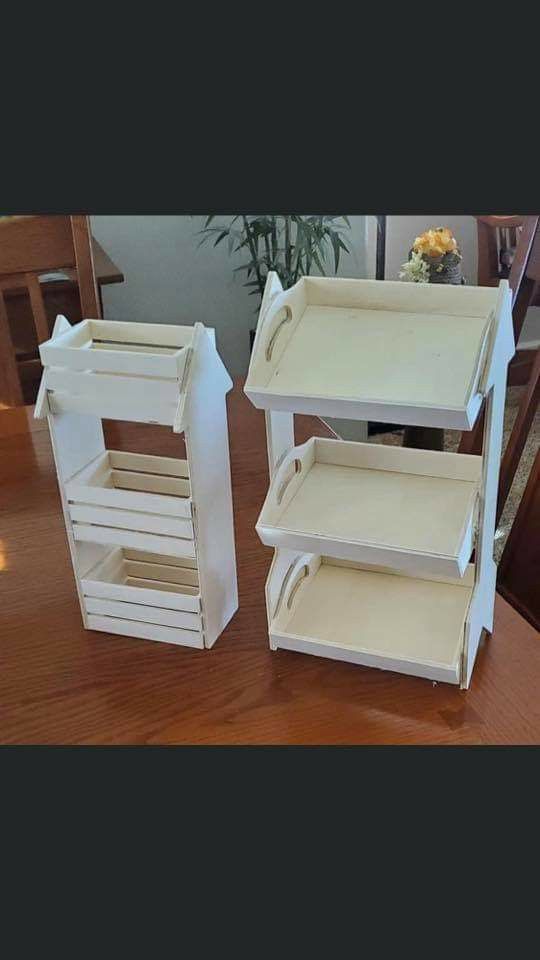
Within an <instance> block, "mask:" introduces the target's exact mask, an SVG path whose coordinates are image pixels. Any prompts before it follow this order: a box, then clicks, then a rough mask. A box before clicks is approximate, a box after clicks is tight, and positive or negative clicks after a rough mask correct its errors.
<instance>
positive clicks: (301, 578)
mask: <svg viewBox="0 0 540 960" xmlns="http://www.w3.org/2000/svg"><path fill="white" fill-rule="evenodd" d="M307 577H309V567H308V565H307V563H304V564H303V566H302V567H301V569H300V573H299V575H298V577H297V578H296V580H295V582H294V583H293V585H292V587H291V590H290V593H289V596H288V597H287V610H290V609H291V607H292V603H293V600H294V598H295V596H296V593H297V591H298V589H299V588H300V586H301V585H302V583H303V582H304V580H305V579H306V578H307Z"/></svg>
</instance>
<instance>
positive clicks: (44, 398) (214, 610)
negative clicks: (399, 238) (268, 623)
mask: <svg viewBox="0 0 540 960" xmlns="http://www.w3.org/2000/svg"><path fill="white" fill-rule="evenodd" d="M40 351H41V356H42V360H43V363H44V366H45V369H44V373H43V378H42V383H41V387H40V391H39V395H38V401H37V404H36V416H38V417H39V416H45V415H47V416H48V419H49V426H50V430H51V438H52V442H53V449H54V453H55V459H56V465H57V471H58V479H59V485H60V492H61V496H62V503H63V508H64V514H65V519H66V528H67V534H68V541H69V544H70V549H71V553H72V559H73V566H74V571H75V577H76V582H77V589H78V593H79V599H80V603H81V611H82V616H83V620H84V623H85V626H87V627H88V628H89V629H94V630H102V631H105V632H109V633H113V634H114V633H120V634H126V635H128V636H134V637H141V638H145V639H153V640H161V641H166V642H170V643H176V644H182V645H187V646H193V647H204V646H206V647H210V646H212V645H213V643H214V642H215V640H216V639H217V637H218V636H219V634H220V633H221V632H222V630H223V629H224V627H225V626H226V624H227V622H228V621H229V619H230V618H231V616H232V615H233V613H234V611H235V610H236V609H237V606H238V598H237V585H236V561H235V551H234V533H233V518H232V496H231V484H230V467H229V447H228V434H227V416H226V406H225V395H226V393H227V391H228V390H229V389H230V387H231V385H232V384H231V381H230V378H229V377H228V374H227V373H226V371H225V368H224V367H223V364H222V363H221V361H220V359H219V356H218V354H217V352H216V349H215V341H214V339H213V337H212V331H207V330H205V328H204V327H203V325H202V324H196V325H195V326H194V327H174V326H171V327H169V326H162V325H159V324H132V323H127V324H122V323H105V322H103V321H97V320H96V321H95V320H85V321H83V322H82V323H81V324H78V325H77V326H75V327H73V328H72V327H70V326H69V324H68V323H67V321H66V320H65V318H58V320H57V323H56V326H55V331H54V334H53V337H52V339H51V340H50V341H48V342H47V343H45V344H43V345H42V346H41V348H40ZM102 417H107V418H109V419H122V420H135V421H139V422H150V423H161V424H163V423H164V424H168V425H170V426H172V427H173V429H174V431H175V432H178V433H180V432H182V433H183V434H184V437H185V447H186V452H187V456H186V458H185V459H176V458H171V457H161V456H147V455H142V454H137V453H126V452H122V451H117V450H108V449H106V448H105V441H104V437H103V430H102V426H101V418H102Z"/></svg>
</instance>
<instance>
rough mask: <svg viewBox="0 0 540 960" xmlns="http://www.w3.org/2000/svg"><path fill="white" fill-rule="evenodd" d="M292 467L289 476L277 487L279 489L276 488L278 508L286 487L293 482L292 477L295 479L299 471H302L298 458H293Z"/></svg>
mask: <svg viewBox="0 0 540 960" xmlns="http://www.w3.org/2000/svg"><path fill="white" fill-rule="evenodd" d="M293 467H294V469H293V470H292V472H291V473H289V475H288V476H287V477H285V479H284V480H282V481H281V483H280V485H279V487H278V492H277V496H276V501H277V505H278V507H279V505H280V503H281V501H282V500H283V497H284V496H285V491H286V489H287V487H288V486H289V484H290V482H291V480H293V479H294V477H296V476H297V475H298V474H299V473H301V471H302V461H301V460H299V459H298V457H295V458H294V460H293Z"/></svg>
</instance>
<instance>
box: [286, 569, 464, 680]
mask: <svg viewBox="0 0 540 960" xmlns="http://www.w3.org/2000/svg"><path fill="white" fill-rule="evenodd" d="M274 563H275V564H276V563H279V553H278V555H277V557H276V560H275V561H274ZM274 569H275V568H274V567H273V568H272V571H271V573H270V578H269V585H270V584H271V582H272V577H273V575H274ZM282 569H283V567H282ZM473 586H474V566H473V565H470V566H469V567H468V568H467V570H466V572H465V575H464V577H463V578H462V579H461V580H459V581H458V580H456V581H453V582H449V581H441V580H423V579H413V578H411V577H406V576H402V575H399V574H395V573H386V572H384V573H383V572H379V571H374V570H369V569H363V568H361V567H360V566H359V565H357V564H353V563H344V562H340V561H337V560H334V559H332V558H328V557H323V558H321V557H319V556H315V555H313V554H305V555H304V556H303V557H302V556H300V558H298V555H297V559H296V562H293V563H291V564H290V565H289V567H288V570H287V572H286V573H285V577H284V578H283V579H282V583H281V588H280V589H279V596H278V600H277V604H275V608H274V610H273V611H272V613H273V615H272V616H271V618H270V643H271V646H272V647H273V648H274V649H277V648H278V647H280V648H285V649H288V650H296V651H299V652H302V653H312V654H315V655H316V656H322V657H330V658H331V659H335V660H348V661H350V662H352V663H358V664H363V665H365V666H372V667H379V668H380V669H384V670H395V671H397V672H399V673H407V674H412V675H414V676H420V677H428V678H430V679H432V680H444V681H447V682H449V683H455V684H457V683H459V682H460V679H461V653H462V649H463V639H464V628H465V620H466V616H467V612H468V609H469V603H470V600H471V596H472V591H473ZM274 588H275V589H274V593H276V592H277V589H278V587H277V584H274ZM271 592H272V590H271V588H270V589H269V596H270V595H271Z"/></svg>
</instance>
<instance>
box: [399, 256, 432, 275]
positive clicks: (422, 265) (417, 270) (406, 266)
mask: <svg viewBox="0 0 540 960" xmlns="http://www.w3.org/2000/svg"><path fill="white" fill-rule="evenodd" d="M399 279H400V280H407V281H409V282H412V283H429V266H428V264H427V263H426V261H425V260H424V259H423V257H422V254H421V253H416V252H415V251H414V250H413V252H412V253H411V259H410V260H407V263H402V264H401V272H400V274H399Z"/></svg>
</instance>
